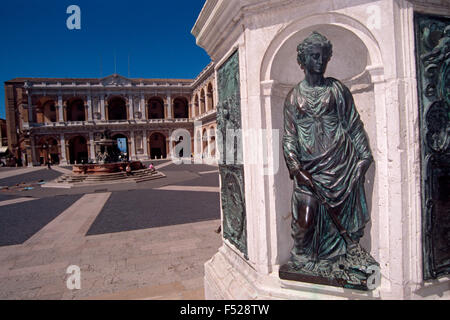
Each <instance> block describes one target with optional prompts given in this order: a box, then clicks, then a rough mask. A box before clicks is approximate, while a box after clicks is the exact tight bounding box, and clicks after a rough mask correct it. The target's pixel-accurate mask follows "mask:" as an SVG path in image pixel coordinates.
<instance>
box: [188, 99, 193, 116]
mask: <svg viewBox="0 0 450 320" xmlns="http://www.w3.org/2000/svg"><path fill="white" fill-rule="evenodd" d="M192 118H193V116H192V101H189V102H188V119H192Z"/></svg>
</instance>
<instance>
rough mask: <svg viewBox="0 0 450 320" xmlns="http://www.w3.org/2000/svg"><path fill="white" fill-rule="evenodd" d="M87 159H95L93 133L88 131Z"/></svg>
mask: <svg viewBox="0 0 450 320" xmlns="http://www.w3.org/2000/svg"><path fill="white" fill-rule="evenodd" d="M89 158H90V159H89V160H90V161H95V145H94V133H93V132H89Z"/></svg>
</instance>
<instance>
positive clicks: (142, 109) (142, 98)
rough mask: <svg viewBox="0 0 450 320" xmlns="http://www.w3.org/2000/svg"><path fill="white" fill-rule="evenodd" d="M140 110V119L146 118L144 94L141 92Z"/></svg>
mask: <svg viewBox="0 0 450 320" xmlns="http://www.w3.org/2000/svg"><path fill="white" fill-rule="evenodd" d="M141 112H142V119H148V116H147V108H146V107H145V96H144V94H141Z"/></svg>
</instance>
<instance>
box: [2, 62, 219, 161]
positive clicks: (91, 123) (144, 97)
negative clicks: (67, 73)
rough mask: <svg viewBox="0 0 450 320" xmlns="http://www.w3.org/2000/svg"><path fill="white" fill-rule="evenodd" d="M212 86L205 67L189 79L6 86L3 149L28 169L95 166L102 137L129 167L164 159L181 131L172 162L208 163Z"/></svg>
mask: <svg viewBox="0 0 450 320" xmlns="http://www.w3.org/2000/svg"><path fill="white" fill-rule="evenodd" d="M215 86H216V84H215V75H214V65H213V64H212V63H210V64H209V65H208V66H207V67H206V68H205V69H204V70H202V72H201V73H200V74H199V75H198V76H197V78H196V79H129V78H126V77H123V76H120V75H117V74H113V75H111V76H108V77H105V78H100V79H98V78H97V79H56V78H16V79H12V80H10V81H6V82H5V91H6V121H7V128H8V147H9V150H10V152H11V153H12V154H13V155H14V156H15V157H16V159H17V162H18V163H21V164H22V165H27V166H32V165H33V166H38V165H41V164H44V163H46V162H47V159H50V160H51V162H52V163H53V164H60V165H68V164H77V163H88V162H95V161H96V154H97V152H98V151H99V150H98V147H97V145H96V143H95V142H96V141H98V140H100V139H101V138H102V134H103V133H104V132H105V131H106V130H108V131H109V133H110V137H111V138H112V139H116V140H117V141H118V143H119V148H120V149H121V150H122V152H123V153H124V154H125V155H126V156H127V158H128V159H130V160H150V159H168V158H171V156H172V155H173V152H174V150H175V148H174V147H175V145H176V144H177V143H179V142H180V138H179V136H177V135H176V134H175V135H174V132H175V131H176V130H178V131H179V130H180V129H182V131H184V133H185V134H184V137H187V136H188V137H190V150H189V148H183V151H182V153H181V154H179V156H182V157H184V158H187V157H194V158H196V159H208V160H211V159H212V160H214V159H215V157H216V153H215V150H216V148H215V132H216V101H217V99H216V98H215ZM187 133H188V135H186V134H187ZM184 137H183V139H184ZM194 137H195V138H194ZM184 143H186V142H184ZM188 146H189V144H188ZM186 151H190V152H186ZM177 152H179V151H177ZM188 153H190V154H188Z"/></svg>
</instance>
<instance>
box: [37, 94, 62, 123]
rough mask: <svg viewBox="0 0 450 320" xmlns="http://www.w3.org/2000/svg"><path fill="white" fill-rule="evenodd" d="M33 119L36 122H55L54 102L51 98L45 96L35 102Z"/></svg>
mask: <svg viewBox="0 0 450 320" xmlns="http://www.w3.org/2000/svg"><path fill="white" fill-rule="evenodd" d="M34 113H35V115H34V119H36V122H37V123H50V122H56V113H57V112H56V102H55V100H54V99H53V98H51V97H48V96H45V97H41V98H40V99H39V100H38V101H37V102H36V109H35V110H34Z"/></svg>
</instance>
